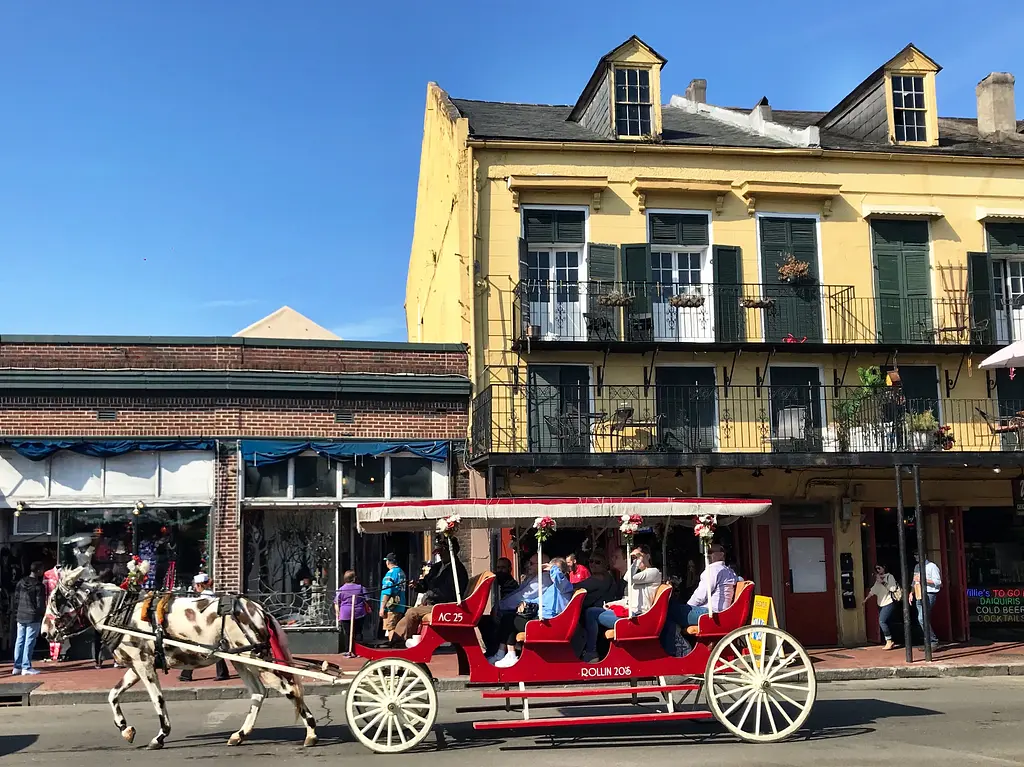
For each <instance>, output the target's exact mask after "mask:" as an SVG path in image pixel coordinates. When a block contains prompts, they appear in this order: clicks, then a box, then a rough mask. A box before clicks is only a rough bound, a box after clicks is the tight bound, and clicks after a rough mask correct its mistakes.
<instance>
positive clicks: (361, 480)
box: [342, 456, 429, 498]
mask: <svg viewBox="0 0 1024 767" xmlns="http://www.w3.org/2000/svg"><path fill="white" fill-rule="evenodd" d="M343 466H344V467H345V478H344V480H343V481H342V483H343V485H344V494H345V495H351V496H355V497H356V498H383V497H384V459H383V458H373V457H368V456H367V457H360V458H356V459H355V460H353V461H346V462H345V463H344V464H343ZM428 496H429V494H428Z"/></svg>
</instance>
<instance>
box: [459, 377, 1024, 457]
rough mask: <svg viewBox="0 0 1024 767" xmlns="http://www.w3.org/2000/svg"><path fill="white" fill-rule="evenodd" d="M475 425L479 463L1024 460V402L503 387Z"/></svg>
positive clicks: (734, 390)
mask: <svg viewBox="0 0 1024 767" xmlns="http://www.w3.org/2000/svg"><path fill="white" fill-rule="evenodd" d="M777 377H779V378H780V379H781V374H780V375H779V376H777ZM472 419H473V420H472V440H471V441H472V444H471V450H472V453H473V456H474V458H476V459H479V458H481V457H483V456H487V455H493V454H506V455H508V454H513V455H514V454H518V455H543V454H547V455H549V456H557V458H556V459H555V460H556V461H558V460H561V459H563V458H565V457H566V456H570V455H574V454H575V455H578V454H589V455H593V456H598V455H623V454H630V455H634V456H636V455H648V456H650V455H662V456H665V455H666V454H667V455H668V456H670V457H671V458H672V460H675V459H679V460H680V463H682V462H684V461H683V460H682V457H683V456H686V455H689V456H691V460H692V457H693V456H695V455H698V454H719V453H733V454H737V453H757V454H770V453H774V454H789V455H792V454H820V455H819V457H818V458H816V459H813V461H812V462H814V463H817V464H822V463H823V464H828V463H829V462H830V461H829V459H828V458H827V456H828V455H830V454H831V455H841V454H875V455H876V456H885V457H886V460H887V461H890V462H891V460H892V457H891V455H889V454H893V453H897V454H921V453H940V454H945V455H947V456H950V455H953V454H963V453H992V452H997V453H1005V452H1010V453H1018V452H1022V451H1024V399H1013V400H1010V399H999V398H997V397H993V398H981V399H950V398H939V397H929V398H907V397H906V396H904V395H903V393H902V391H901V390H900V389H895V388H889V387H883V388H879V389H877V390H875V391H873V392H866V391H865V390H864V388H862V387H835V386H823V385H820V384H797V385H793V384H791V383H790V384H778V385H770V384H768V383H765V384H764V385H762V386H730V387H723V386H717V385H712V384H709V385H697V386H672V385H650V386H644V385H608V384H605V385H603V386H593V385H587V384H571V385H550V384H546V383H538V382H537V381H536V380H532V381H531V382H530V383H523V384H518V385H516V384H494V385H491V386H490V387H488V388H487V389H486V390H484V391H483V392H482V393H481V394H480V395H478V396H477V398H476V399H475V401H474V403H473V416H472ZM794 457H795V456H794ZM783 460H784V459H783ZM956 460H961V459H956ZM658 463H659V465H660V464H664V463H665V461H664V460H660V461H658Z"/></svg>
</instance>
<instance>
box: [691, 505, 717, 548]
mask: <svg viewBox="0 0 1024 767" xmlns="http://www.w3.org/2000/svg"><path fill="white" fill-rule="evenodd" d="M716 527H717V525H716V524H715V518H714V516H713V515H711V514H701V515H700V516H698V517H697V524H695V525H694V526H693V534H694V535H695V536H697V538H699V539H700V542H701V545H702V546H703V547H704V548H705V549H707V548H709V547H710V546H711V541H712V539H714V537H715V528H716Z"/></svg>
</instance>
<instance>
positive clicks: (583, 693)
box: [483, 684, 701, 700]
mask: <svg viewBox="0 0 1024 767" xmlns="http://www.w3.org/2000/svg"><path fill="white" fill-rule="evenodd" d="M700 687H701V686H700V685H699V684H657V685H655V684H651V685H644V686H643V687H591V688H587V689H572V688H567V689H562V690H487V691H486V692H484V693H483V697H484V698H489V699H498V700H504V699H507V698H517V699H518V698H589V697H592V696H599V695H646V694H648V693H652V692H685V691H691V690H699V689H700Z"/></svg>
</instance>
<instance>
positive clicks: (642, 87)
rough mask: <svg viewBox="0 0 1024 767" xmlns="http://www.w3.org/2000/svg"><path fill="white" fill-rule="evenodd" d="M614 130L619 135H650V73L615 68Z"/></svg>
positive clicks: (642, 70) (643, 70) (640, 70)
mask: <svg viewBox="0 0 1024 767" xmlns="http://www.w3.org/2000/svg"><path fill="white" fill-rule="evenodd" d="M615 130H616V132H617V133H618V134H619V135H620V136H649V135H651V73H650V72H649V71H648V70H646V69H616V70H615Z"/></svg>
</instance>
